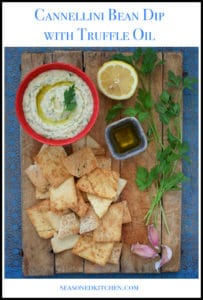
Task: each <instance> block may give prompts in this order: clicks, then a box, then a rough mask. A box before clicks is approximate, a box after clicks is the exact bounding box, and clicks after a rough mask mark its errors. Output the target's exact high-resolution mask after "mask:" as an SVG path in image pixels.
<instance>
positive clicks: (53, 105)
mask: <svg viewBox="0 0 203 300" xmlns="http://www.w3.org/2000/svg"><path fill="white" fill-rule="evenodd" d="M72 84H73V83H72V82H63V81H62V82H57V83H55V84H53V85H46V86H43V88H42V89H41V90H40V91H39V93H38V94H37V99H36V101H37V110H38V115H39V117H40V118H41V119H42V120H43V121H44V122H46V123H49V124H53V125H54V124H61V123H64V122H66V121H67V119H68V118H69V117H70V112H67V111H66V112H65V111H64V110H63V95H60V97H56V96H55V95H53V96H51V97H50V99H49V103H47V104H49V107H48V110H47V111H46V110H45V109H43V108H44V105H43V100H44V97H45V96H46V93H48V92H52V91H53V94H54V88H57V87H64V86H68V87H70V86H71V85H72Z"/></svg>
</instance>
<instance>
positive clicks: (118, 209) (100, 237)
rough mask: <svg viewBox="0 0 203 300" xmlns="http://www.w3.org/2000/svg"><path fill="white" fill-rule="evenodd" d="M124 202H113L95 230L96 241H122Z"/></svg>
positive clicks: (94, 237)
mask: <svg viewBox="0 0 203 300" xmlns="http://www.w3.org/2000/svg"><path fill="white" fill-rule="evenodd" d="M123 208H124V206H123V203H121V202H119V203H115V204H112V205H111V206H110V207H109V209H108V211H107V213H106V214H105V215H104V216H103V218H102V219H101V222H100V224H99V226H98V227H97V228H96V229H95V230H94V232H93V240H94V241H96V242H120V240H121V233H122V221H123Z"/></svg>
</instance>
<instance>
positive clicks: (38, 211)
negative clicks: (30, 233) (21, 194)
mask: <svg viewBox="0 0 203 300" xmlns="http://www.w3.org/2000/svg"><path fill="white" fill-rule="evenodd" d="M49 210H50V201H49V200H47V199H46V200H43V201H41V202H40V203H37V204H35V205H33V206H31V207H29V208H27V209H26V212H27V215H28V217H29V219H30V221H31V223H32V224H33V226H34V227H35V229H36V231H37V233H38V235H39V236H40V237H41V238H44V239H49V238H51V237H52V236H53V235H54V233H55V230H54V229H53V228H52V226H51V225H50V223H49V222H48V221H47V219H46V217H45V214H46V213H47V212H48V211H49Z"/></svg>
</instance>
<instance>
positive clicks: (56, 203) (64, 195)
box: [50, 176, 78, 213]
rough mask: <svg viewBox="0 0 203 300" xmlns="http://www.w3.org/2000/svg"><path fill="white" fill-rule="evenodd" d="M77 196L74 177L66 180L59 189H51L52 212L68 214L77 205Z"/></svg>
mask: <svg viewBox="0 0 203 300" xmlns="http://www.w3.org/2000/svg"><path fill="white" fill-rule="evenodd" d="M77 201H78V200H77V194H76V187H75V182H74V177H73V176H71V177H69V178H68V179H66V180H65V181H64V182H63V183H62V184H61V185H59V186H58V187H56V188H54V187H51V188H50V206H51V210H52V211H56V212H64V213H65V212H66V211H67V210H68V209H69V208H72V207H73V208H74V207H75V206H76V205H77Z"/></svg>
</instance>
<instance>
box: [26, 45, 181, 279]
mask: <svg viewBox="0 0 203 300" xmlns="http://www.w3.org/2000/svg"><path fill="white" fill-rule="evenodd" d="M111 55H112V52H110V51H106V52H104V51H86V52H82V51H54V52H53V53H24V54H23V55H22V64H21V70H22V78H23V77H24V76H25V74H27V73H28V72H29V71H30V70H31V69H33V68H34V67H36V66H38V65H41V64H44V63H50V62H65V63H71V64H73V65H76V66H78V67H79V68H81V69H82V70H84V71H85V72H86V73H87V74H88V75H89V76H90V77H91V79H92V80H93V81H94V82H95V84H96V74H97V71H98V68H99V67H100V66H101V65H102V64H103V63H104V62H105V61H107V60H108V59H109V58H110V57H111ZM159 56H160V58H162V53H159ZM163 58H164V60H165V64H164V67H163V66H161V65H160V66H159V67H158V69H157V70H156V72H155V73H154V76H153V79H152V85H151V86H152V94H153V97H154V99H157V98H158V95H160V93H161V91H162V89H163V87H164V84H165V82H166V75H167V72H168V69H171V70H173V71H174V72H175V73H176V72H177V73H180V74H181V72H182V54H181V53H163ZM99 97H100V111H99V115H98V119H97V121H96V123H95V125H94V127H93V128H92V130H91V132H90V134H91V135H92V136H93V137H94V138H95V139H96V140H97V141H98V142H99V143H100V144H101V145H102V146H103V147H105V148H106V144H105V138H104V129H105V127H106V123H105V121H104V119H105V116H106V113H107V111H108V109H109V108H110V107H111V106H112V104H115V102H114V101H111V100H109V99H107V98H106V97H105V96H103V95H102V94H101V93H100V94H99ZM134 101H135V97H133V99H130V100H128V101H127V102H126V104H129V105H130V104H131V103H134ZM156 122H157V126H158V128H159V132H160V134H162V130H163V132H164V134H165V131H164V129H163V128H161V125H160V124H159V121H158V120H156ZM40 147H41V144H40V143H38V142H36V141H34V140H32V139H31V138H30V137H29V136H27V134H26V133H24V132H23V131H22V132H21V149H22V151H21V157H22V224H23V226H22V227H23V252H24V257H23V270H24V274H25V275H27V276H31V275H53V274H54V273H81V272H85V273H119V272H121V273H153V272H155V270H154V260H150V259H149V260H146V259H141V258H138V256H136V255H133V254H132V253H131V251H130V245H131V244H132V243H136V242H139V243H147V244H148V243H149V242H148V240H147V227H146V226H145V224H144V215H145V214H146V212H147V210H148V208H149V206H150V195H148V194H147V193H146V192H140V191H139V190H138V189H137V187H136V185H135V183H134V178H135V171H136V166H138V165H139V166H141V165H142V166H146V167H148V168H150V167H151V166H152V165H153V163H154V159H155V148H154V144H153V143H150V144H149V146H148V148H147V150H146V151H145V152H144V153H142V154H140V155H139V156H137V157H135V158H131V159H128V160H126V161H123V162H119V161H116V160H114V159H112V168H113V170H115V171H119V173H120V175H121V177H123V178H126V179H127V180H128V183H127V186H126V188H125V189H124V191H123V193H122V195H121V200H126V201H127V202H128V205H129V208H130V212H131V215H132V223H129V224H126V225H123V234H122V236H123V249H122V255H121V261H120V265H117V266H116V265H111V264H107V265H106V266H104V267H101V266H98V265H96V264H93V263H91V262H87V261H83V259H81V258H79V257H76V256H75V255H73V254H72V253H71V251H65V252H63V253H59V254H57V255H54V254H53V252H52V251H51V245H50V241H49V240H48V241H47V240H42V239H40V238H39V237H38V235H37V234H36V232H35V230H34V228H33V226H32V225H31V223H30V221H29V220H28V218H27V216H26V214H25V209H26V208H27V207H29V206H31V205H32V204H34V203H36V200H35V196H34V188H33V186H32V184H31V183H30V181H29V180H28V178H27V176H26V175H25V173H24V170H25V169H26V167H28V166H29V165H30V164H31V163H32V159H33V156H34V155H35V154H36V153H37V152H38V150H39V148H40ZM66 150H67V151H68V152H69V151H71V149H70V147H67V149H66ZM107 156H110V154H109V152H108V150H107ZM179 167H180V168H181V165H180V166H179ZM163 205H164V208H165V210H166V214H167V218H168V220H169V226H170V230H171V234H170V235H168V234H167V233H166V232H165V229H164V226H163V224H162V220H161V218H159V222H158V224H159V225H158V229H159V232H160V239H161V243H163V244H167V245H169V246H170V247H171V248H172V250H173V259H172V260H171V262H170V263H169V264H167V265H166V266H165V267H164V268H163V269H162V271H163V272H168V271H170V272H174V271H178V269H179V267H180V245H181V240H180V235H181V193H180V192H173V193H170V194H169V195H167V197H164V199H163Z"/></svg>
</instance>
